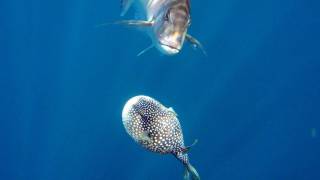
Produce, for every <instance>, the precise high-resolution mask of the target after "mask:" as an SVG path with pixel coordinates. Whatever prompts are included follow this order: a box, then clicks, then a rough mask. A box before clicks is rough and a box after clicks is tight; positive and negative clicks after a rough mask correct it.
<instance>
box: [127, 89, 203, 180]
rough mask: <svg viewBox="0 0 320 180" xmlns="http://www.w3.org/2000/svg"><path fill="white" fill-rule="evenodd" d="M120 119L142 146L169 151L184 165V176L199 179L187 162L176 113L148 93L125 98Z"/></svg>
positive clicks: (151, 149) (157, 151) (164, 152)
mask: <svg viewBox="0 0 320 180" xmlns="http://www.w3.org/2000/svg"><path fill="white" fill-rule="evenodd" d="M122 122H123V125H124V127H125V129H126V131H127V133H128V134H129V135H130V136H131V137H132V138H133V139H134V140H135V141H136V142H137V143H139V144H140V145H141V146H143V147H144V148H146V149H148V150H150V151H152V152H156V153H160V154H173V155H174V156H175V157H176V158H177V159H178V160H180V161H181V162H182V163H183V165H184V166H185V168H186V170H185V174H184V179H185V180H187V179H189V178H190V177H189V176H190V175H189V173H190V174H191V176H192V179H194V180H200V176H199V174H198V173H197V171H196V169H195V168H194V167H193V166H192V165H191V164H190V162H189V158H188V154H187V152H188V150H189V149H190V147H191V146H193V145H194V144H195V143H196V141H195V142H194V143H193V144H192V145H191V146H187V147H186V146H185V145H184V141H183V134H182V129H181V126H180V122H179V120H178V118H177V114H176V113H175V112H174V110H173V109H172V108H166V107H165V106H163V105H162V104H161V103H160V102H158V101H156V100H155V99H153V98H151V97H148V96H143V95H141V96H135V97H133V98H131V99H129V100H128V101H127V103H126V104H125V106H124V108H123V111H122Z"/></svg>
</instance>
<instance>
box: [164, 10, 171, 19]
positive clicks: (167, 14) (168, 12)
mask: <svg viewBox="0 0 320 180" xmlns="http://www.w3.org/2000/svg"><path fill="white" fill-rule="evenodd" d="M169 19H170V11H167V12H166V14H165V15H164V20H165V21H169Z"/></svg>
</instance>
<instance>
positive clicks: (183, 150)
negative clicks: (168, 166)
mask: <svg viewBox="0 0 320 180" xmlns="http://www.w3.org/2000/svg"><path fill="white" fill-rule="evenodd" d="M197 143H198V139H195V140H194V141H193V143H192V144H191V145H190V146H186V147H184V148H183V149H182V153H183V154H185V153H187V152H189V151H190V149H191V148H192V147H193V146H195V145H196V144H197Z"/></svg>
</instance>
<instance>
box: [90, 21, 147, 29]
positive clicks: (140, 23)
mask: <svg viewBox="0 0 320 180" xmlns="http://www.w3.org/2000/svg"><path fill="white" fill-rule="evenodd" d="M110 25H125V26H135V27H150V26H152V25H153V21H144V20H122V21H116V22H112V23H103V24H98V25H96V28H99V27H103V26H110Z"/></svg>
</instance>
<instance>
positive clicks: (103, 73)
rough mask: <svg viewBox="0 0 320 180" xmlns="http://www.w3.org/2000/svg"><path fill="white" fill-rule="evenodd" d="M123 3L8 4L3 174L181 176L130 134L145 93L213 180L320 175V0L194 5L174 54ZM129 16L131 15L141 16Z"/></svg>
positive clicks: (2, 53)
mask: <svg viewBox="0 0 320 180" xmlns="http://www.w3.org/2000/svg"><path fill="white" fill-rule="evenodd" d="M118 1H120V0H114V1H109V0H93V1H85V0H80V1H79V0H78V1H75V0H69V1H63V0H55V1H41V0H31V1H22V2H18V1H9V0H7V1H6V0H4V1H1V2H0V179H1V180H107V179H116V180H118V179H119V180H122V179H123V180H144V179H152V180H163V179H170V180H171V179H172V180H174V179H182V174H183V168H182V166H181V164H180V163H179V162H178V161H177V160H176V159H175V158H173V157H172V156H170V155H166V156H163V155H158V154H155V153H151V152H148V151H146V150H144V149H142V148H141V147H140V146H138V145H137V144H135V143H134V142H133V140H132V139H131V138H130V137H129V136H128V135H127V134H126V132H125V130H124V128H123V125H122V121H121V111H122V108H123V105H124V104H125V102H126V100H128V99H129V98H130V97H132V96H135V95H139V94H145V95H149V96H152V97H154V98H155V99H157V100H159V101H160V102H162V103H163V104H164V105H166V106H168V107H170V106H172V107H173V108H174V109H175V111H176V112H177V113H178V115H179V119H180V122H181V124H182V127H183V130H184V139H185V143H186V144H191V143H192V142H193V140H194V139H195V138H197V139H199V143H198V144H197V145H196V146H195V147H194V148H193V149H192V150H191V151H190V160H191V162H192V164H193V165H194V166H195V167H196V168H197V170H198V171H199V173H200V175H201V177H202V179H203V180H271V179H272V180H284V179H286V180H317V179H320V173H319V167H320V45H319V42H320V33H319V32H320V16H319V15H320V13H319V7H320V3H319V1H317V0H305V1H304V0H282V1H279V0H269V1H254V0H245V1H243V0H242V1H240V0H221V1H218V0H214V1H212V0H202V1H196V0H191V7H192V25H191V28H190V31H189V32H190V33H191V34H192V35H193V36H195V37H197V38H198V39H199V40H200V41H201V42H202V43H203V45H204V46H205V48H206V50H207V52H208V57H204V56H203V55H202V54H201V53H200V51H195V50H193V49H192V48H191V46H190V45H188V44H186V45H185V46H184V49H183V51H182V53H181V54H179V55H177V56H173V57H167V56H162V55H160V54H159V53H158V52H157V51H156V50H154V49H153V50H151V51H150V52H148V53H146V54H145V55H143V56H141V57H136V54H137V53H139V52H140V51H141V50H142V49H143V48H145V47H147V46H148V45H150V40H149V39H148V37H147V36H145V35H144V34H143V33H142V32H139V31H136V30H134V29H130V28H125V27H120V26H108V27H103V28H95V26H96V25H97V24H100V23H104V22H112V21H115V20H119V19H120V16H119V14H120V5H119V4H120V2H118ZM133 14H134V11H132V10H131V11H130V13H129V14H128V16H127V17H126V18H130V17H132V16H133Z"/></svg>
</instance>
